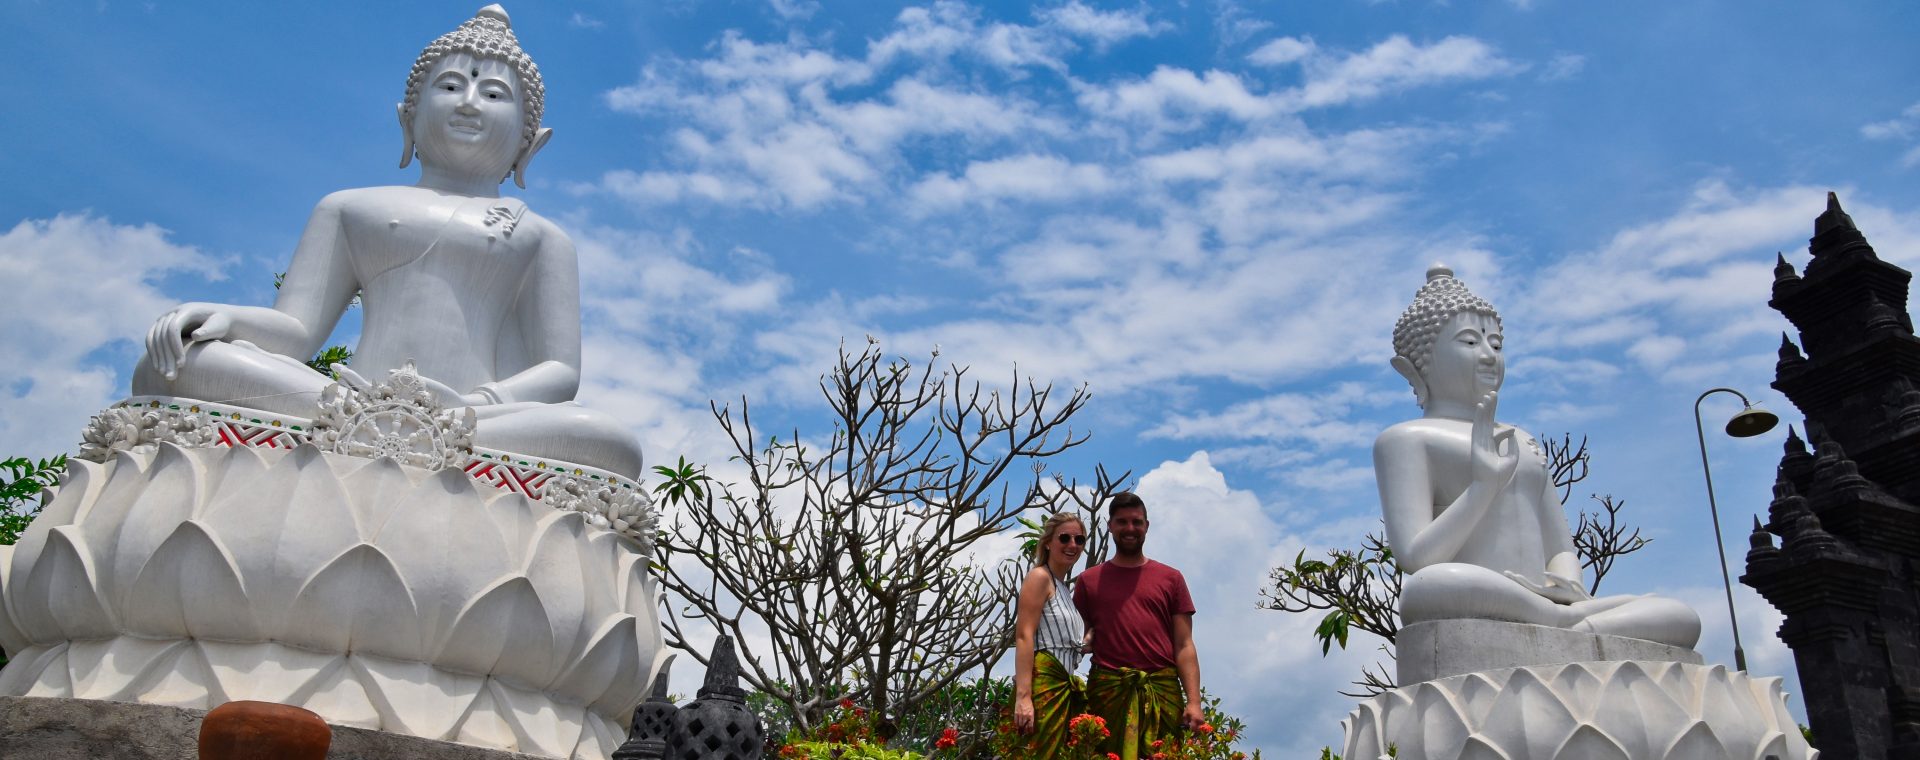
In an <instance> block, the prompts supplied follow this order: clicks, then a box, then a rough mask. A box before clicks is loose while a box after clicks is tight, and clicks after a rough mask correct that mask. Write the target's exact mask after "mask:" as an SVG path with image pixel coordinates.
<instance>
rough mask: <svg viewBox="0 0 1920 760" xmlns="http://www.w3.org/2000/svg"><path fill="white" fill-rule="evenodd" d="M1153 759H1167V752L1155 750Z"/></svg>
mask: <svg viewBox="0 0 1920 760" xmlns="http://www.w3.org/2000/svg"><path fill="white" fill-rule="evenodd" d="M1153 760H1167V753H1165V752H1155V753H1153Z"/></svg>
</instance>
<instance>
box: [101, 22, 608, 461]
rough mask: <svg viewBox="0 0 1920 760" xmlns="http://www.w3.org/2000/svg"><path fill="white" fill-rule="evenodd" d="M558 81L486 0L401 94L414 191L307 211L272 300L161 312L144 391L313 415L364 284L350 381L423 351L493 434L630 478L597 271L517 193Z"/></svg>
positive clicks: (356, 192)
mask: <svg viewBox="0 0 1920 760" xmlns="http://www.w3.org/2000/svg"><path fill="white" fill-rule="evenodd" d="M544 102H545V87H544V85H543V84H542V82H541V79H540V70H539V68H538V67H537V66H535V65H534V62H533V60H532V59H531V58H529V57H527V55H526V53H525V52H523V51H522V50H521V49H520V44H519V42H518V40H517V39H516V38H515V36H514V33H513V30H512V26H511V23H510V22H509V20H508V18H507V14H506V11H504V10H502V9H501V8H500V6H498V5H492V6H488V7H486V8H484V9H482V10H481V11H480V12H479V13H478V14H477V15H476V16H475V17H474V18H472V19H470V20H468V21H467V22H466V23H464V24H461V25H460V27H459V28H457V29H455V30H454V31H452V32H449V33H447V34H445V35H442V36H441V37H440V38H438V39H436V40H434V41H433V42H432V43H431V44H429V45H428V46H427V48H426V50H424V51H423V52H421V54H420V57H419V58H418V59H417V60H416V61H415V62H414V64H413V70H412V72H411V73H410V74H409V76H408V78H407V87H406V97H405V99H404V100H403V101H402V102H401V103H400V104H399V115H400V130H401V137H402V139H403V141H404V148H403V150H402V152H401V158H400V166H401V167H402V168H405V167H406V166H407V165H408V164H409V163H411V162H412V160H413V159H414V158H416V157H417V158H418V159H419V161H420V181H419V182H418V183H416V184H413V185H410V186H390V187H369V188H359V189H353V190H343V191H340V192H336V193H333V194H332V195H329V196H327V197H326V198H324V199H322V200H321V201H320V204H319V205H318V206H317V207H315V208H314V210H313V214H312V216H311V217H310V218H309V219H308V221H307V227H306V231H305V232H304V233H302V234H301V236H300V241H299V243H298V245H297V246H296V248H295V249H294V253H293V262H292V264H291V265H290V266H289V267H288V269H287V273H286V277H285V279H284V281H283V282H282V284H281V287H280V292H279V296H278V299H277V300H276V301H275V302H274V305H273V307H272V308H265V307H259V306H235V305H229V304H216V303H188V304H184V305H182V306H180V307H178V308H175V309H173V310H172V311H169V312H167V313H166V314H165V315H163V316H161V317H160V319H159V320H158V321H156V322H155V323H154V325H153V328H152V329H151V330H149V332H148V334H147V337H146V351H147V355H146V356H145V357H144V358H143V359H142V361H141V362H140V365H139V367H138V368H137V369H136V370H135V373H134V376H133V393H134V394H135V395H164V396H175V397H184V398H191V399H196V400H201V401H210V402H224V403H229V404H235V405H240V406H246V407H251V408H255V409H261V410H265V411H270V412H277V413H281V414H287V415H293V416H301V417H306V416H312V415H313V413H314V411H315V408H316V404H317V401H318V398H319V396H320V393H321V391H322V390H324V389H325V388H326V387H327V386H329V385H331V384H333V383H334V382H335V381H334V379H333V378H331V377H329V376H327V375H325V374H322V373H320V372H316V371H314V370H313V369H310V368H308V367H307V366H306V364H305V361H304V360H305V358H306V357H310V356H313V355H314V352H315V351H317V350H318V349H319V348H320V347H321V346H322V345H323V344H324V342H325V341H326V339H327V338H328V336H329V335H330V334H331V333H332V332H333V329H334V326H335V325H336V324H337V323H338V322H339V320H340V317H341V315H342V314H343V313H344V312H345V311H346V310H347V307H348V305H349V304H350V303H351V302H352V301H353V299H354V297H355V296H356V295H358V296H359V297H360V299H361V304H362V307H363V309H364V318H363V329H362V333H361V336H360V341H359V344H358V345H357V346H356V347H355V349H354V352H353V359H352V361H351V366H350V367H346V368H343V370H344V375H343V379H344V380H348V381H352V382H356V383H364V382H365V381H364V380H362V379H360V376H361V375H366V376H371V377H375V378H384V376H385V372H386V371H387V370H392V369H396V368H400V367H402V366H403V365H405V364H406V363H407V362H409V361H411V362H412V363H413V364H414V367H415V370H416V372H417V373H418V374H419V376H420V377H421V379H422V381H423V382H424V383H425V384H426V385H427V387H429V388H430V389H432V390H433V391H434V394H435V395H436V396H437V397H438V398H439V400H440V402H441V403H442V404H444V405H446V406H449V407H467V408H471V409H472V410H473V411H474V417H475V420H476V429H475V432H474V438H473V443H474V445H476V446H481V447H486V448H492V449H499V450H503V451H509V452H515V453H519V454H523V455H529V456H535V457H547V458H552V459H558V460H562V461H566V462H571V463H574V464H582V465H587V466H590V467H597V468H601V469H604V470H608V471H611V472H613V473H615V474H618V475H622V476H625V477H629V478H634V477H637V476H638V475H639V474H640V472H641V469H642V459H641V452H640V448H639V445H638V443H637V442H636V441H635V440H634V439H633V437H632V435H631V434H630V433H629V432H628V431H627V430H626V428H625V427H623V426H621V425H620V424H618V423H617V422H615V421H614V420H612V419H611V418H610V417H608V416H606V415H604V414H601V413H598V412H594V411H592V410H589V409H586V408H584V407H581V406H579V405H578V404H576V403H574V401H573V398H574V395H575V393H576V392H577V391H578V389H579V386H580V269H579V264H578V263H577V261H576V259H575V254H574V248H573V243H572V241H570V240H569V239H568V238H567V236H566V234H565V233H563V232H561V231H560V229H559V228H558V227H556V226H555V225H554V224H553V223H552V222H549V221H548V220H546V219H544V218H542V217H540V216H539V215H538V214H535V213H533V212H531V211H528V210H527V207H526V204H524V203H522V202H520V201H518V200H514V199H511V198H503V197H501V195H500V185H501V183H502V182H504V181H505V179H506V178H507V177H509V176H511V177H513V178H514V180H515V183H516V184H518V185H519V186H520V187H522V188H524V187H526V181H525V177H526V172H527V165H528V163H529V162H531V161H532V160H533V157H534V155H535V154H537V153H539V151H540V149H541V148H542V147H544V146H545V145H546V144H547V140H548V139H549V138H550V137H552V135H553V130H551V129H549V128H546V127H542V126H540V116H541V112H542V111H543V109H544Z"/></svg>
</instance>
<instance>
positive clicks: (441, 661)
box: [0, 443, 663, 760]
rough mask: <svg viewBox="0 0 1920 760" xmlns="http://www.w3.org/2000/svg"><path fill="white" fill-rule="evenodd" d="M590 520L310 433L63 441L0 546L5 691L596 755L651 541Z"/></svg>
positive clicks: (643, 670)
mask: <svg viewBox="0 0 1920 760" xmlns="http://www.w3.org/2000/svg"><path fill="white" fill-rule="evenodd" d="M588 517H589V516H588V515H586V514H584V513H582V512H578V511H570V510H559V509H555V508H554V507H552V506H548V505H544V504H542V503H541V502H538V501H533V500H531V499H529V498H527V497H526V496H525V495H522V494H518V493H513V492H510V491H505V490H500V489H497V488H490V487H486V486H484V485H477V484H476V481H475V480H474V479H473V478H471V477H469V476H468V474H466V473H464V472H463V471H461V470H460V469H457V468H445V469H440V470H438V471H430V470H427V469H423V468H420V467H414V466H409V465H402V464H399V463H396V462H395V461H393V460H391V459H384V458H382V459H363V458H357V457H351V456H345V455H341V454H335V453H328V452H322V451H320V450H319V449H317V448H315V447H314V446H312V445H310V444H303V445H300V446H299V447H298V448H294V449H292V450H280V449H264V448H250V447H241V448H182V447H180V446H176V445H174V444H172V443H161V444H159V445H157V446H156V447H150V448H148V450H144V451H120V452H116V453H114V454H112V456H111V458H109V459H108V461H106V462H105V463H103V464H96V463H94V462H87V461H80V460H74V461H73V462H72V464H71V465H70V469H69V472H68V476H67V479H66V481H65V482H64V483H63V484H62V485H61V486H60V488H59V489H58V491H57V494H56V496H55V498H54V499H53V500H52V501H51V502H50V503H49V504H48V505H47V507H46V509H45V511H44V512H43V513H42V515H41V516H40V517H39V518H38V519H37V520H35V521H34V523H33V525H32V527H31V528H30V529H29V531H28V532H27V534H26V535H25V536H23V537H22V538H21V540H20V542H19V543H18V544H17V545H16V546H13V547H0V647H4V648H5V650H6V652H7V653H8V655H9V656H10V657H11V658H12V661H11V662H10V663H9V664H8V665H7V667H6V668H5V669H4V670H0V696H27V697H57V698H77V699H82V700H114V701H122V702H139V703H146V704H152V705H164V706H171V707H179V708H191V709H196V710H206V709H211V708H213V707H215V706H218V705H220V704H223V703H225V702H228V701H231V700H241V699H250V700H260V701H266V702H279V703H283V704H289V705H295V706H298V707H303V708H306V709H308V710H312V711H313V712H315V713H318V714H320V715H321V716H322V717H324V718H326V720H327V721H328V722H329V723H333V724H336V725H341V726H353V727H363V728H369V729H377V730H380V731H387V732H393V733H400V734H409V735H412V736H418V737H425V738H429V739H437V740H444V741H452V742H459V743H464V744H470V745H476V746H480V747H488V748H494V749H501V750H511V751H515V752H522V753H527V754H532V755H537V756H543V757H552V758H582V759H587V760H591V759H595V758H604V757H607V756H608V755H610V754H611V753H612V751H613V750H614V749H615V748H616V747H618V746H619V745H620V742H621V741H622V739H623V738H624V736H625V734H626V730H625V729H626V726H625V723H626V719H627V716H628V715H629V714H630V713H631V711H632V709H633V707H634V705H636V704H637V703H638V702H639V701H640V699H641V697H642V695H643V694H645V693H646V688H647V686H648V682H649V681H650V680H651V678H652V676H653V675H654V673H656V672H657V671H658V668H659V664H660V661H661V660H662V659H663V657H662V653H661V643H660V626H659V624H658V619H657V617H656V612H655V610H656V604H657V595H656V592H655V589H654V586H653V583H652V581H651V579H650V578H649V576H648V575H647V562H648V557H647V554H646V552H645V551H644V547H642V545H641V544H640V543H639V542H638V541H636V540H634V539H633V538H631V537H629V536H626V535H622V534H621V533H617V532H614V531H612V530H607V529H604V528H600V527H596V526H595V525H593V524H590V522H589V519H588Z"/></svg>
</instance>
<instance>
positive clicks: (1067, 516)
mask: <svg viewBox="0 0 1920 760" xmlns="http://www.w3.org/2000/svg"><path fill="white" fill-rule="evenodd" d="M1067 523H1079V524H1080V531H1081V532H1082V533H1085V532H1086V530H1087V523H1086V521H1085V520H1082V519H1080V515H1079V514H1077V513H1074V512H1066V511H1061V512H1055V513H1053V516H1051V517H1048V518H1047V521H1046V522H1043V523H1041V524H1040V543H1039V544H1038V545H1036V546H1035V547H1034V549H1033V566H1034V567H1046V566H1047V563H1048V560H1050V559H1052V558H1053V537H1054V536H1055V535H1058V534H1059V533H1060V526H1062V525H1066V524H1067Z"/></svg>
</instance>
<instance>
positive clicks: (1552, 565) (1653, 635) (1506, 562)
mask: <svg viewBox="0 0 1920 760" xmlns="http://www.w3.org/2000/svg"><path fill="white" fill-rule="evenodd" d="M1504 341H1505V336H1504V335H1503V334H1502V330H1501V323H1500V315H1499V314H1498V313H1497V312H1495V311H1494V309H1493V306H1492V305H1490V304H1488V303H1487V302H1486V301H1485V300H1482V299H1481V298H1480V297H1479V296H1476V295H1474V294H1473V293H1472V292H1470V291H1468V290H1467V287H1466V286H1465V285H1463V284H1461V282H1460V281H1459V280H1458V279H1455V278H1454V276H1453V272H1452V270H1450V269H1447V268H1446V267H1444V266H1438V265H1436V266H1434V267H1433V268H1432V269H1429V270H1428V271H1427V282H1426V285H1425V286H1423V287H1421V288H1420V291H1419V293H1418V294H1416V295H1415V296H1414V300H1413V305H1412V306H1409V307H1407V310H1406V313H1404V314H1402V315H1401V317H1400V321H1399V323H1398V324H1396V325H1395V326H1394V328H1393V348H1394V354H1395V355H1394V357H1393V368H1394V369H1395V370H1398V371H1399V372H1400V374H1401V375H1403V376H1405V377H1406V379H1407V382H1409V383H1412V384H1413V391H1414V397H1415V399H1417V400H1418V401H1419V403H1420V407H1421V409H1423V410H1424V411H1425V414H1424V415H1422V416H1421V417H1420V418H1419V419H1416V420H1409V421H1407V422H1402V423H1400V424H1397V425H1394V426H1393V427H1390V428H1388V429H1387V430H1386V431H1385V432H1383V433H1381V434H1380V437H1379V439H1378V440H1376V441H1375V442H1374V447H1373V463H1374V472H1375V475H1376V476H1377V477H1378V479H1379V485H1380V504H1381V510H1382V512H1383V513H1384V515H1385V518H1386V528H1387V540H1388V543H1389V544H1390V545H1391V546H1392V548H1393V554H1394V559H1395V560H1397V561H1398V562H1399V565H1400V569H1401V570H1402V571H1404V572H1405V573H1406V574H1407V577H1406V580H1405V582H1404V585H1403V586H1402V590H1401V593H1400V616H1401V620H1402V622H1403V623H1405V624H1412V623H1420V622H1426V621H1433V620H1448V619H1460V618H1471V619H1487V620H1503V621H1509V622H1515V623H1530V624H1534V625H1542V626H1552V627H1556V628H1566V629H1572V630H1575V631H1585V632H1590V633H1600V634H1611V635H1616V636H1627V637H1632V638H1637V639H1646V640H1650V641H1655V642H1659V643H1662V644H1667V645H1671V646H1677V647H1689V648H1690V647H1692V646H1693V645H1694V643H1695V642H1696V641H1697V640H1698V639H1699V637H1700V618H1699V616H1698V615H1697V614H1695V613H1694V611H1693V610H1692V609H1691V608H1689V607H1687V606H1686V605H1685V604H1682V603H1680V602H1678V601H1676V600H1672V599H1666V598H1662V597H1655V596H1651V595H1645V596H1609V597H1595V596H1593V595H1592V594H1589V593H1587V590H1586V588H1585V585H1584V584H1583V583H1582V581H1581V578H1582V573H1581V563H1580V556H1579V554H1578V553H1577V552H1576V551H1575V550H1574V546H1573V539H1572V537H1571V536H1570V535H1569V532H1568V529H1567V517H1566V513H1565V512H1564V511H1562V508H1561V505H1560V500H1559V499H1558V498H1557V491H1556V489H1555V488H1554V485H1553V479H1552V477H1551V475H1550V473H1549V472H1548V470H1547V460H1546V457H1545V456H1544V455H1543V453H1542V452H1541V449H1540V447H1539V444H1538V443H1537V442H1536V441H1535V439H1534V438H1533V436H1531V435H1528V434H1527V433H1526V431H1523V430H1520V429H1519V428H1516V427H1513V426H1511V425H1506V424H1502V423H1500V422H1498V421H1496V419H1495V410H1496V408H1497V406H1498V404H1499V400H1500V385H1501V382H1502V381H1503V380H1504V379H1505V377H1506V356H1505V354H1504V353H1503V351H1502V343H1503V342H1504Z"/></svg>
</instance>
